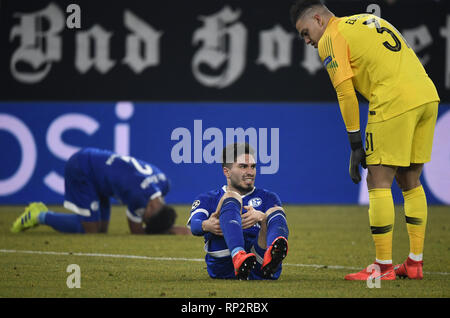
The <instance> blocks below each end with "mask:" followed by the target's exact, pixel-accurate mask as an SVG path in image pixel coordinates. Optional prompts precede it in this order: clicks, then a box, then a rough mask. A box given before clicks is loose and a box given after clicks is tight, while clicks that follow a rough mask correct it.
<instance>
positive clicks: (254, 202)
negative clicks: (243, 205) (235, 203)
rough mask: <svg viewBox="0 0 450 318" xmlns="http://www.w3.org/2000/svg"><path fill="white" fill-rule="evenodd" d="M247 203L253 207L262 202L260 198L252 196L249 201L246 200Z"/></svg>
mask: <svg viewBox="0 0 450 318" xmlns="http://www.w3.org/2000/svg"><path fill="white" fill-rule="evenodd" d="M248 204H249V205H250V206H252V207H254V208H256V207H258V206H260V205H261V204H262V200H261V198H253V199H251V200H250V201H248Z"/></svg>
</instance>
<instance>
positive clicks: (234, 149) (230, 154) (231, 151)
mask: <svg viewBox="0 0 450 318" xmlns="http://www.w3.org/2000/svg"><path fill="white" fill-rule="evenodd" d="M242 154H246V155H252V156H254V155H255V150H254V149H253V148H252V147H251V146H250V145H249V144H248V143H247V142H243V143H237V142H235V143H234V144H229V145H228V146H226V147H225V148H223V151H222V167H228V168H230V167H231V166H232V165H233V163H234V162H236V161H237V158H238V157H239V156H240V155H242ZM230 159H232V160H230Z"/></svg>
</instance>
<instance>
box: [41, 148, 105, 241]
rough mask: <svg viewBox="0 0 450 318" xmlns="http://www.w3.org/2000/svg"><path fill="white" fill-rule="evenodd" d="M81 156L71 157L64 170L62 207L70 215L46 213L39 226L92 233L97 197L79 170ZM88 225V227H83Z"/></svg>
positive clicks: (82, 172) (86, 177)
mask: <svg viewBox="0 0 450 318" xmlns="http://www.w3.org/2000/svg"><path fill="white" fill-rule="evenodd" d="M80 156H81V154H79V153H77V154H75V155H73V156H72V157H71V158H69V160H68V161H67V163H66V166H65V169H64V186H65V193H64V207H65V208H66V209H68V210H70V211H72V212H74V213H73V214H72V213H70V214H69V213H57V212H52V211H48V212H47V213H43V214H42V215H41V216H40V220H41V221H42V223H41V224H45V225H48V226H51V227H52V228H53V229H55V230H57V231H59V232H64V233H92V232H93V231H95V230H96V228H95V227H94V226H93V225H92V224H96V223H98V222H99V213H98V211H97V210H98V207H99V203H98V197H97V194H96V190H95V187H94V185H92V183H91V182H90V179H89V176H87V175H86V174H85V173H84V171H83V170H82V169H81V168H80V165H79V162H80V160H81V159H80V158H79V157H80ZM85 223H88V224H89V225H90V226H85Z"/></svg>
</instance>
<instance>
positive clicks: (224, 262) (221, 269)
mask: <svg viewBox="0 0 450 318" xmlns="http://www.w3.org/2000/svg"><path fill="white" fill-rule="evenodd" d="M245 251H246V252H247V253H254V254H255V255H256V260H257V264H256V267H255V269H253V270H252V271H251V272H250V275H249V276H248V279H249V280H263V279H267V278H264V277H263V273H262V271H261V266H262V262H263V259H264V253H265V252H266V249H264V248H261V247H259V246H258V237H257V236H256V237H251V238H245ZM205 261H206V266H207V271H208V274H209V276H210V277H211V278H222V279H236V275H235V274H234V266H233V261H232V259H231V256H226V257H213V256H211V255H209V254H206V256H205ZM281 270H282V265H281V264H280V268H279V269H278V270H277V271H276V272H275V274H273V276H272V277H271V278H270V279H272V280H276V279H278V278H279V277H280V275H281Z"/></svg>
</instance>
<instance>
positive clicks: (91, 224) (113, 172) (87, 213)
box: [11, 148, 190, 234]
mask: <svg viewBox="0 0 450 318" xmlns="http://www.w3.org/2000/svg"><path fill="white" fill-rule="evenodd" d="M64 182H65V200H64V207H65V208H67V209H68V210H70V211H72V212H75V214H71V213H70V214H69V213H57V212H52V211H49V210H48V209H47V207H46V206H45V205H44V204H43V203H41V202H34V203H31V204H30V205H29V206H28V207H27V208H26V209H25V212H24V213H23V214H22V215H21V216H20V217H19V218H17V220H16V221H15V222H14V223H13V226H12V228H11V231H12V232H14V233H17V232H20V231H24V230H26V229H29V228H32V227H35V226H37V225H40V224H45V225H48V226H51V227H52V228H54V229H55V230H57V231H60V232H65V233H106V232H107V231H108V224H109V219H110V213H111V211H110V198H111V197H115V198H116V199H118V200H120V201H121V203H123V204H125V205H126V206H127V211H126V215H127V217H128V225H129V228H130V231H131V233H132V234H159V233H166V234H190V233H189V230H188V229H186V228H185V227H181V226H174V225H173V224H174V222H175V218H176V216H177V215H176V212H175V210H174V209H173V208H172V207H170V206H168V205H166V204H165V203H164V199H163V197H164V196H165V195H166V194H167V192H168V191H169V180H168V179H167V178H166V176H165V175H164V173H162V172H161V171H160V170H159V169H158V168H157V167H156V166H154V165H151V164H149V163H146V162H144V161H142V160H138V159H135V158H133V157H129V156H120V155H118V154H115V153H113V152H111V151H108V150H100V149H96V148H86V149H83V150H81V151H79V152H77V153H75V154H74V155H73V156H72V157H70V158H69V160H68V161H67V163H66V166H65V171H64Z"/></svg>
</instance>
